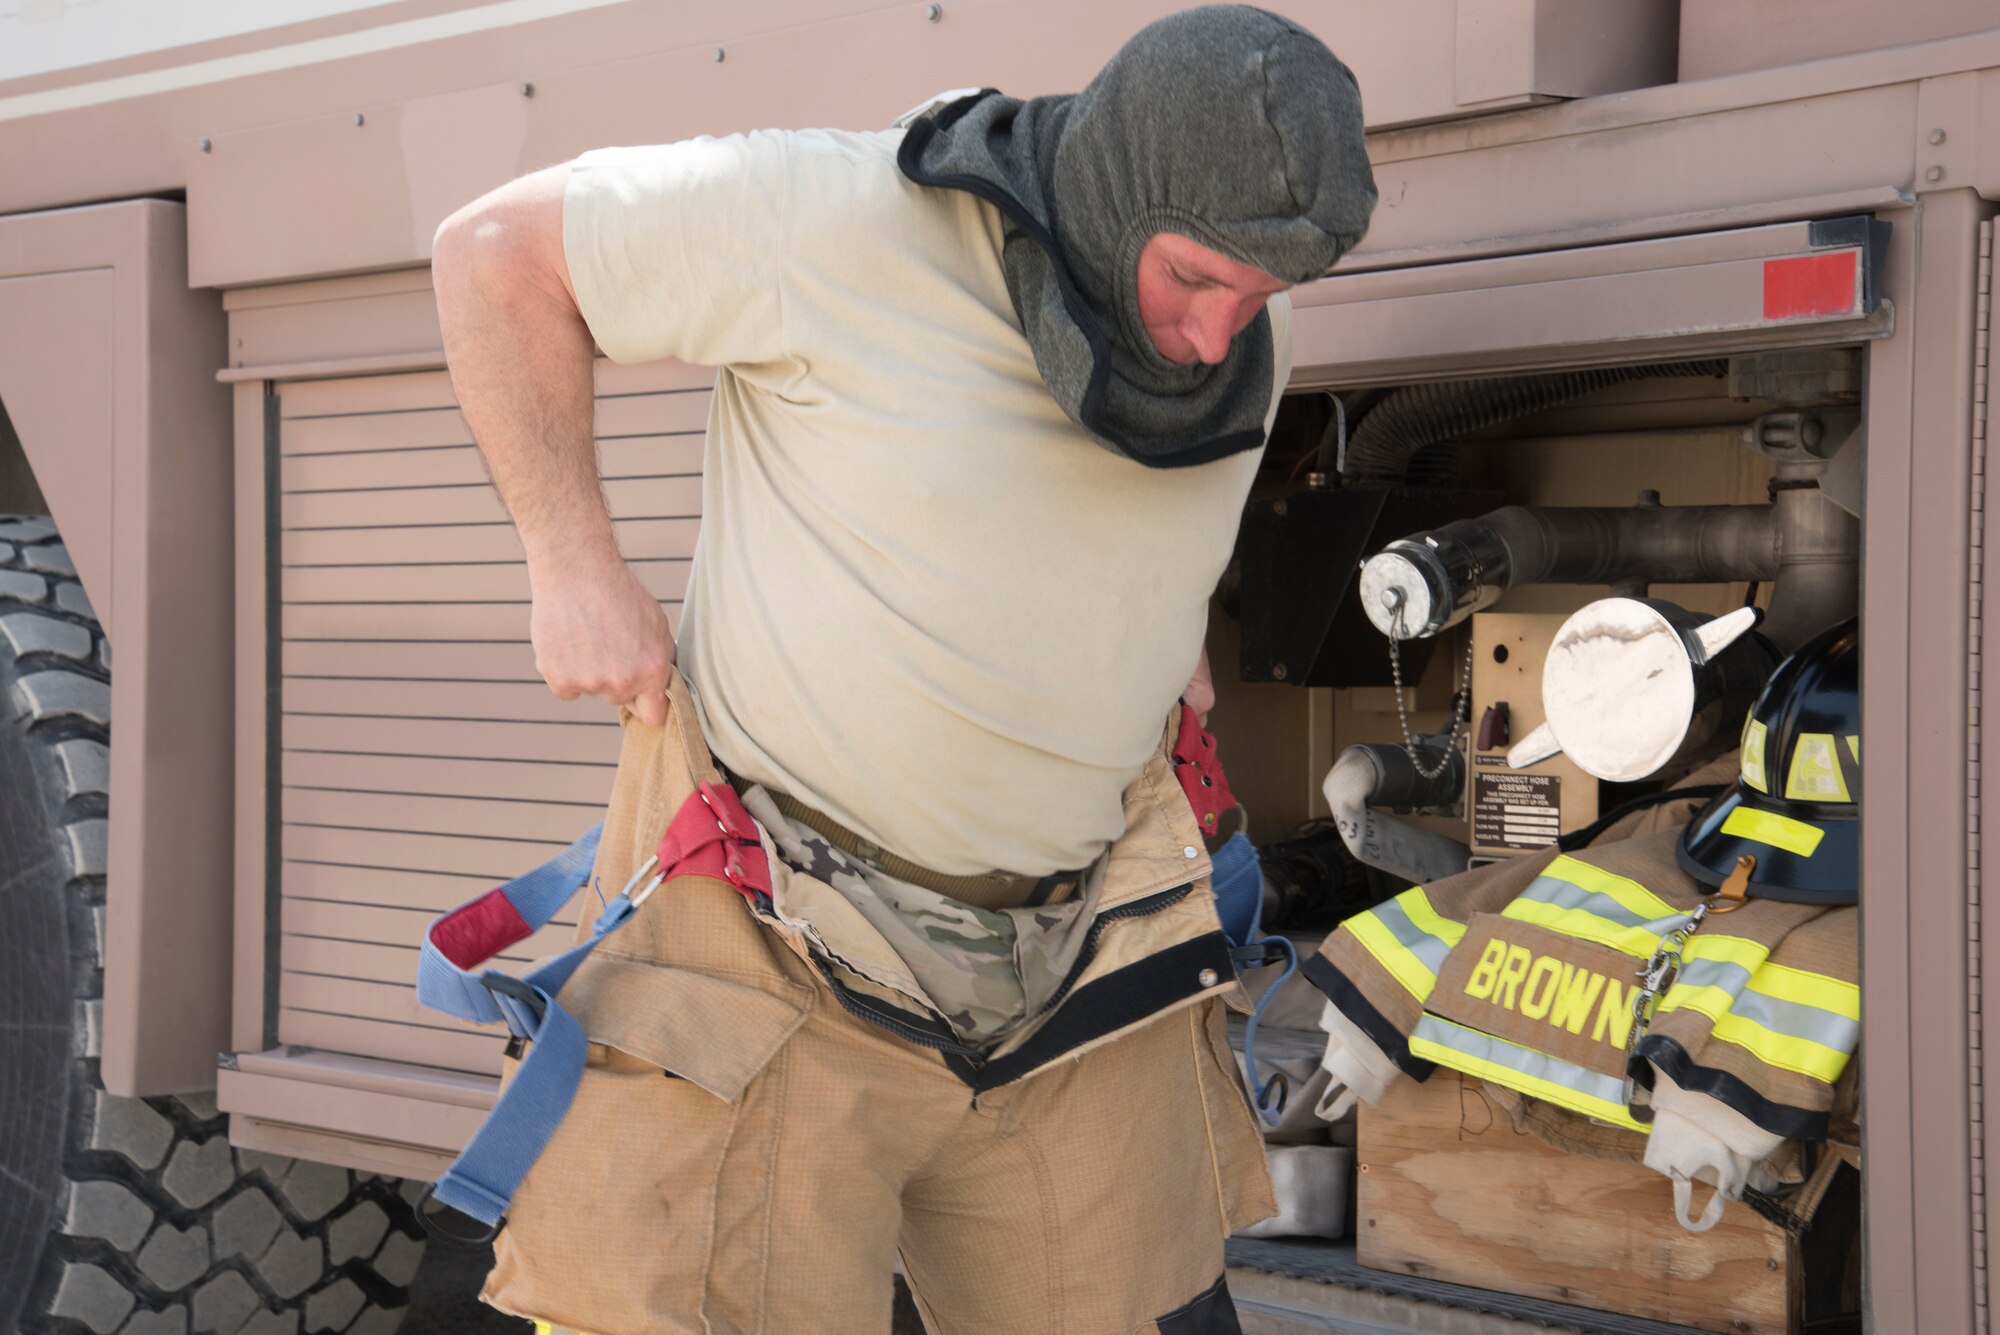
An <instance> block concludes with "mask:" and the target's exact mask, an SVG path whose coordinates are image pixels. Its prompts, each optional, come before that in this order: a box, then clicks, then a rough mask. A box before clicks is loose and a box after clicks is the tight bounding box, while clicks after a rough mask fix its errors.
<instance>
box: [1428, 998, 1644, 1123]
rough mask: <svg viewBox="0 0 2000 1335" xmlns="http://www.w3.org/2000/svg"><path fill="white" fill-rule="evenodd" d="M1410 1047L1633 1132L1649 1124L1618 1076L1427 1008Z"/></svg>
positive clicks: (1457, 1068)
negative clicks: (1637, 1114) (1630, 1103)
mask: <svg viewBox="0 0 2000 1335" xmlns="http://www.w3.org/2000/svg"><path fill="white" fill-rule="evenodd" d="M1410 1052H1411V1054H1412V1055H1414V1056H1418V1057H1422V1058H1423V1059H1425V1060H1426V1061H1432V1062H1436V1063H1437V1064H1438V1065H1439V1066H1447V1067H1450V1068H1451V1069H1452V1070H1454V1071H1463V1072H1465V1073H1466V1074H1467V1075H1476V1076H1478V1077H1479V1078H1480V1079H1481V1080H1491V1081H1493V1082H1494V1083H1496V1084H1500V1085H1505V1086H1506V1087H1507V1088H1509V1089H1516V1090H1519V1091H1520V1092H1521V1093H1523V1094H1529V1095H1533V1096H1534V1097H1535V1098H1538V1099H1542V1100H1544V1101H1546V1102H1549V1103H1553V1104H1555V1105H1556V1106H1557V1107H1561V1108H1568V1109H1569V1110H1570V1111H1571V1112H1577V1113H1582V1114H1583V1115H1584V1116H1585V1117H1595V1118H1598V1119H1600V1120H1602V1121H1606V1122H1613V1123H1616V1124H1617V1125H1619V1126H1624V1127H1630V1128H1631V1129H1632V1130H1634V1131H1646V1130H1648V1129H1649V1128H1648V1127H1647V1126H1646V1125H1645V1124H1644V1123H1642V1122H1638V1121H1635V1120H1634V1119H1633V1117H1632V1112H1631V1109H1630V1108H1628V1107H1627V1106H1626V1104H1625V1082H1624V1081H1623V1080H1620V1079H1618V1078H1616V1077H1615V1076H1608V1075H1604V1074H1602V1073H1600V1072H1597V1071H1592V1070H1588V1069H1586V1068H1584V1067H1581V1066H1578V1065H1576V1064H1575V1063H1574V1062H1566V1061H1564V1060H1563V1059H1562V1058H1560V1057H1552V1056H1550V1055H1549V1054H1548V1053H1546V1052H1536V1051H1535V1050H1534V1049H1533V1048H1524V1047H1522V1046H1521V1045H1520V1044H1518V1043H1509V1042H1508V1041H1507V1040H1506V1039H1504V1038H1495V1037H1494V1036H1493V1035H1492V1034H1485V1033H1481V1032H1480V1031H1479V1030H1477V1029H1468V1028H1467V1027H1466V1026H1464V1025H1462V1024H1453V1023H1452V1022H1451V1021H1450V1020H1446V1019H1443V1018H1441V1017H1439V1016H1436V1015H1432V1014H1430V1013H1429V1012H1426V1013H1425V1014H1424V1015H1423V1017H1422V1018H1421V1019H1419V1020H1418V1021H1417V1027H1416V1029H1415V1031H1414V1032H1412V1033H1411V1035H1410Z"/></svg>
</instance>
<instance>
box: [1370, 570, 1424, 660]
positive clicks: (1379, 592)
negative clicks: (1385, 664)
mask: <svg viewBox="0 0 2000 1335" xmlns="http://www.w3.org/2000/svg"><path fill="white" fill-rule="evenodd" d="M1360 593H1361V606H1362V609H1363V610H1364V611H1366V612H1367V613H1368V619H1369V620H1370V621H1372V622H1374V623H1375V629H1377V630H1379V631H1381V632H1382V633H1383V634H1384V635H1387V636H1390V637H1391V638H1394V637H1395V634H1396V629H1395V627H1396V607H1397V605H1398V603H1399V602H1400V605H1401V607H1402V609H1403V616H1402V629H1403V638H1405V639H1410V638H1414V637H1415V636H1417V635H1418V634H1419V633H1421V632H1422V631H1423V629H1424V628H1425V627H1426V626H1428V625H1429V624H1430V620H1431V587H1430V584H1429V582H1428V581H1427V580H1425V579H1424V572H1423V571H1421V570H1419V569H1418V568H1417V565H1416V563H1415V562H1414V561H1412V560H1410V558H1409V557H1407V556H1404V555H1402V554H1401V553H1400V552H1378V553H1377V554H1376V555H1374V556H1371V557H1369V558H1368V559H1367V560H1366V561H1364V562H1362V565H1361V589H1360Z"/></svg>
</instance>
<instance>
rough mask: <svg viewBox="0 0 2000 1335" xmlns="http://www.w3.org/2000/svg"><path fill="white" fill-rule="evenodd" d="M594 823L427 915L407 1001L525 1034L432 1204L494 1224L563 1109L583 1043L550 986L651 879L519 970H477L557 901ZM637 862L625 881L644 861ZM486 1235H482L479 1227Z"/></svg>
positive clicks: (586, 860)
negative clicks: (496, 882)
mask: <svg viewBox="0 0 2000 1335" xmlns="http://www.w3.org/2000/svg"><path fill="white" fill-rule="evenodd" d="M603 828H604V827H603V826H602V825H598V826H595V827H593V828H592V829H591V830H590V831H589V832H588V833H586V834H585V835H584V836H583V837H582V838H580V839H578V840H577V841H576V842H575V843H573V844H571V845H570V846H569V847H568V848H566V849H564V850H563V851H562V852H561V853H559V854H557V855H556V856H555V857H554V858H551V859H550V860H549V861H548V862H545V863H543V864H542V865H541V866H539V867H537V868H535V869H534V870H533V871H531V872H528V873H527V874H526V875H523V876H520V877H517V878H515V879H514V880H512V881H509V882H508V883H507V884H505V885H503V886H501V887H500V888H499V889H497V890H490V891H488V892H487V893H486V894H483V895H481V896H480V897H479V898H477V899H474V900H471V901H469V902H467V903H465V904H461V905H460V906H459V907H458V908H455V909H453V910H452V911H451V912H449V913H447V914H445V915H443V916H442V917H440V918H438V919H437V920H435V921H434V922H432V924H431V926H430V929H429V930H428V931H427V932H426V933H425V934H424V945H423V951H422V954H421V956H420V958H419V960H418V964H417V999H418V1000H419V1001H420V1002H422V1003H423V1004H424V1005H426V1006H429V1007H432V1008H433V1009H436V1010H441V1011H444V1012H445V1013H446V1014H449V1015H455V1016H457V1017H458V1018H460V1019H463V1020H472V1021H475V1022H479V1023H491V1022H493V1021H496V1020H499V1021H505V1022H506V1025H507V1028H508V1029H509V1030H510V1031H511V1032H512V1033H513V1034H514V1036H515V1037H516V1038H520V1039H526V1040H529V1044H530V1046H529V1047H528V1048H527V1050H526V1053H525V1055H524V1056H523V1057H522V1059H521V1064H520V1067H519V1068H518V1069H517V1070H516V1071H515V1072H514V1078H513V1080H511V1081H510V1082H508V1085H507V1088H506V1090H505V1091H504V1092H503V1093H502V1094H501V1096H500V1099H499V1101H498V1102H497V1103H495V1104H494V1106H493V1111H492V1112H491V1113H490V1114H489V1115H488V1116H487V1118H486V1121H485V1122H484V1123H483V1124H482V1125H481V1126H480V1128H479V1130H478V1132H477V1133H476V1134H475V1135H474V1136H473V1138H472V1141H471V1143H470V1144H468V1145H467V1146H466V1147H465V1150H464V1152H463V1153H461V1154H460V1155H459V1156H458V1159H457V1161H456V1162H454V1163H453V1164H452V1166H451V1167H450V1168H449V1169H448V1170H446V1172H445V1174H444V1176H442V1177H440V1178H439V1179H438V1180H437V1182H436V1184H435V1185H434V1186H433V1187H432V1188H431V1191H430V1194H431V1195H433V1196H435V1197H436V1198H437V1199H438V1200H440V1201H442V1202H444V1204H446V1205H448V1206H450V1207H451V1208H452V1209H454V1210H458V1211H460V1212H461V1213H463V1214H466V1215H470V1216H471V1217H472V1218H474V1219H477V1220H479V1221H480V1222H481V1223H484V1224H487V1225H491V1226H495V1228H494V1231H496V1232H497V1231H498V1229H497V1226H498V1224H499V1222H500V1220H501V1218H502V1217H503V1216H504V1215H505V1214H506V1213H507V1206H508V1203H509V1202H510V1201H512V1200H513V1197H514V1192H515V1190H516V1189H517V1188H518V1187H519V1186H520V1185H521V1180H522V1179H523V1178H524V1177H526V1176H527V1174H528V1170H529V1169H530V1168H531V1167H533V1166H534V1163H535V1160H536V1159H537V1158H538V1157H539V1156H540V1155H541V1152H542V1149H543V1147H544V1146H546V1145H547V1144H548V1141H549V1137H550V1136H552V1135H554V1134H555V1129H556V1126H557V1124H558V1123H559V1122H561V1121H562V1118H563V1115H564V1114H565V1113H566V1112H568V1111H569V1105H570V1102H571V1101H572V1100H573V1099H574V1098H575V1097H576V1090H577V1086H578V1084H579V1083H581V1081H582V1079H583V1068H584V1057H585V1053H586V1051H587V1049H588V1041H587V1040H586V1039H585V1037H584V1033H583V1027H582V1026H581V1025H579V1024H578V1023H577V1022H576V1020H575V1018H574V1017H573V1016H571V1015H570V1014H569V1013H568V1012H567V1011H565V1010H563V1008H562V1007H561V1006H560V1005H558V1004H557V1003H556V999H555V998H556V994H557V993H559V992H561V991H562V986H563V984H564V983H566V982H568V981H569V977H570V975H571V974H572V973H574V972H575V971H576V968H577V966H578V965H580V964H582V963H583V961H584V960H585V959H586V958H587V957H588V956H589V954H590V952H591V951H592V950H595V949H596V948H597V943H598V942H600V941H602V940H603V939H604V938H605V937H607V936H609V935H610V934H611V933H612V932H614V931H616V930H618V928H620V927H621V926H623V925H624V923H625V920H626V919H627V918H629V917H631V916H632V912H633V910H634V909H635V908H637V907H638V904H639V903H640V902H641V901H643V900H644V899H645V897H646V895H647V894H648V893H650V892H651V890H652V889H653V887H654V886H656V885H658V884H659V880H658V878H657V877H656V878H655V879H654V880H653V881H651V882H649V883H647V885H646V886H645V887H644V888H643V889H640V890H639V891H638V892H637V893H636V894H635V893H634V892H633V887H632V886H627V887H626V888H625V890H624V891H623V892H621V893H620V894H619V895H618V896H617V897H616V898H615V899H613V900H612V901H611V902H610V903H609V904H607V905H606V906H605V908H604V911H603V912H602V913H601V914H599V915H598V918H597V921H596V923H595V924H594V926H593V928H592V931H591V934H590V937H589V939H587V940H585V941H583V942H581V943H579V944H577V945H575V946H572V947H570V948H569V949H568V950H566V951H564V952H563V953H562V954H560V955H557V956H555V957H554V958H552V959H549V960H545V961H543V962H542V963H541V964H538V965H536V966H535V967H534V968H532V969H530V970H529V971H528V972H527V973H525V974H523V975H522V976H521V977H520V978H513V977H510V976H508V975H506V974H503V973H500V972H499V971H498V970H494V969H488V968H486V967H484V966H485V964H486V961H487V960H489V959H491V958H492V957H493V956H495V955H497V954H499V953H500V952H501V951H502V950H505V949H506V948H507V947H508V946H511V945H514V944H515V943H517V942H519V941H522V940H524V939H526V938H527V937H528V936H530V935H532V934H533V933H534V932H535V931H536V930H537V929H539V928H540V927H541V926H543V925H544V924H545V923H547V922H548V920H549V919H550V918H552V917H554V916H555V914H556V912H557V910H559V909H561V908H562V906H563V905H564V904H566V903H568V902H569V899H570V896H571V895H573V894H574V893H575V892H576V888H577V887H578V886H579V885H581V884H583V882H584V879H585V878H586V877H588V876H589V874H590V867H591V863H592V861H593V860H594V859H595V858H596V856H597V841H598V838H599V836H600V835H601V834H602V833H603ZM652 866H653V864H652V863H651V862H650V861H649V862H648V863H647V864H646V866H645V867H642V868H641V869H640V873H639V876H635V877H634V878H633V884H634V885H637V884H638V881H639V879H640V877H642V876H644V875H645V873H646V872H647V871H648V870H650V869H651V868H652ZM488 1236H490V1234H489V1235H488Z"/></svg>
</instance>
